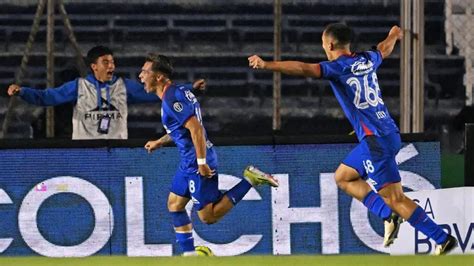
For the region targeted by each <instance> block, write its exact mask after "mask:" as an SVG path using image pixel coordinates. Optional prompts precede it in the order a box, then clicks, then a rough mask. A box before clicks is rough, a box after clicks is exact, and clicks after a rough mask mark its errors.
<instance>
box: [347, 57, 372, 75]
mask: <svg viewBox="0 0 474 266" xmlns="http://www.w3.org/2000/svg"><path fill="white" fill-rule="evenodd" d="M373 70H374V63H372V61H370V60H368V61H367V62H366V61H365V60H364V61H357V62H355V63H354V64H352V65H351V72H352V73H353V74H354V75H365V74H368V73H370V72H372V71H373Z"/></svg>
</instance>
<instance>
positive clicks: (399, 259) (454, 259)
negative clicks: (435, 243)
mask: <svg viewBox="0 0 474 266" xmlns="http://www.w3.org/2000/svg"><path fill="white" fill-rule="evenodd" d="M0 265H1V266H10V265H11V266H13V265H14V266H22V265H25V266H26V265H27V266H46V265H48V266H50V265H68V266H86V265H87V266H88V265H97V266H99V265H100V266H102V265H113V266H134V265H140V266H148V265H150V266H151V265H156V266H166V265H172V266H207V265H218V266H225V265H236V266H243V265H245V266H252V265H255V266H257V265H258V266H265V265H271V266H291V265H295V266H296V265H298V266H302V265H325V266H326V265H327V266H331V265H341V266H342V265H350V266H357V265H376V266H380V265H383V266H391V265H400V266H408V265H429V266H438V265H440V266H441V265H443V266H444V265H456V266H464V265H466V266H474V255H452V256H441V257H435V256H421V255H418V256H384V255H324V256H236V257H154V258H131V257H116V256H111V257H100V256H92V257H87V258H45V257H0Z"/></svg>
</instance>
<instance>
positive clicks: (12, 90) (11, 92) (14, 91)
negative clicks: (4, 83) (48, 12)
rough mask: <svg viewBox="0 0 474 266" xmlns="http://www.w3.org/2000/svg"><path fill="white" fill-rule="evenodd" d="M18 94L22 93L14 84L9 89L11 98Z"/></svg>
mask: <svg viewBox="0 0 474 266" xmlns="http://www.w3.org/2000/svg"><path fill="white" fill-rule="evenodd" d="M18 93H20V86H18V85H16V84H12V85H10V86H9V87H8V95H9V96H13V95H17V94H18Z"/></svg>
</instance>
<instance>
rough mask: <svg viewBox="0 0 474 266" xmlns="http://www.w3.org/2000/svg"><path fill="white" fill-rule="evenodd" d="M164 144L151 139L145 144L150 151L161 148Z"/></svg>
mask: <svg viewBox="0 0 474 266" xmlns="http://www.w3.org/2000/svg"><path fill="white" fill-rule="evenodd" d="M161 146H162V145H161V143H160V141H159V140H150V141H148V142H147V143H146V144H145V149H146V150H147V151H148V153H152V152H153V151H154V150H156V149H158V148H160V147H161Z"/></svg>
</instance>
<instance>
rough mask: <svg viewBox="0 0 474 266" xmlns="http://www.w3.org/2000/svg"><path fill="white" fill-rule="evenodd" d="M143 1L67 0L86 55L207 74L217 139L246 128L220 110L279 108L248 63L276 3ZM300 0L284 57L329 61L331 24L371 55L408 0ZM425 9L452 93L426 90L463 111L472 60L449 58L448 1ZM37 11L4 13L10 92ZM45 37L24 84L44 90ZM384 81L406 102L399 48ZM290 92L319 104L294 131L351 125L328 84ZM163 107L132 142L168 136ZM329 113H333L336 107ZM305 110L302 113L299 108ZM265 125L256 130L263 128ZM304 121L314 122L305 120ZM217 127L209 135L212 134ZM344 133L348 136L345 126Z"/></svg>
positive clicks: (127, 66) (268, 37) (265, 115)
mask: <svg viewBox="0 0 474 266" xmlns="http://www.w3.org/2000/svg"><path fill="white" fill-rule="evenodd" d="M136 2H139V1H135V2H134V4H123V3H122V4H119V3H101V4H92V3H90V1H87V2H84V3H80V1H75V2H73V3H71V4H67V5H66V9H67V11H68V14H69V18H70V20H71V23H72V25H73V27H74V32H75V35H76V37H77V40H78V42H79V44H80V45H81V48H82V50H83V51H87V49H89V48H90V47H91V46H93V45H95V44H99V43H100V44H105V45H108V46H110V47H111V48H113V49H114V51H115V57H116V64H117V73H118V74H119V75H121V76H124V77H131V78H136V77H137V76H138V73H139V69H140V67H141V65H142V64H143V58H144V56H145V54H146V53H147V52H149V51H158V52H160V53H163V54H167V55H170V56H171V57H172V58H173V59H174V61H175V66H176V71H177V72H176V75H175V80H176V81H178V82H184V81H190V80H195V79H198V78H206V79H207V80H208V90H207V92H206V93H205V96H204V97H201V98H202V99H201V101H203V102H204V103H205V108H209V109H211V110H209V111H208V112H209V116H208V117H207V118H206V117H205V120H212V121H214V117H215V118H217V119H218V120H219V121H224V122H222V123H221V122H218V123H215V124H216V126H215V127H214V128H215V130H214V131H215V132H217V133H222V134H224V133H226V132H227V133H229V132H230V133H232V132H235V131H234V130H238V128H239V127H238V126H236V125H233V124H232V121H229V120H228V119H225V118H224V117H223V113H224V112H221V111H222V110H223V109H225V107H226V106H228V104H229V102H237V103H241V104H243V105H251V103H254V104H255V103H256V104H257V106H267V104H270V103H271V99H270V97H271V95H272V84H273V81H272V77H273V75H272V73H268V72H262V71H253V70H250V69H249V68H248V67H247V59H246V58H247V56H249V55H251V54H253V53H258V54H261V55H263V56H264V57H265V58H271V56H272V51H273V7H272V5H270V4H262V3H261V2H259V3H257V4H250V3H243V4H228V5H225V6H223V5H222V6H211V5H201V6H199V5H197V6H196V5H190V6H187V5H182V6H179V5H177V4H163V3H155V4H152V3H150V1H143V3H142V4H138V3H136ZM249 2H251V1H249ZM301 2H304V1H299V2H298V4H291V3H285V5H284V6H283V17H282V52H283V59H289V58H291V59H297V60H304V61H320V60H324V59H325V58H324V53H323V51H322V48H321V47H320V46H321V33H322V31H323V28H324V26H325V25H326V24H327V23H330V22H336V21H343V22H345V23H347V24H348V25H350V26H353V27H354V29H355V32H356V42H355V43H354V48H355V49H368V48H370V47H372V46H373V45H375V44H377V43H378V42H379V41H380V40H382V39H383V38H384V37H385V36H386V34H387V32H388V30H389V29H390V27H391V26H392V25H394V24H397V23H398V21H399V12H400V11H399V10H400V8H399V3H398V2H399V1H367V2H364V4H362V5H361V4H360V3H357V1H355V2H354V3H351V2H346V3H344V4H342V1H335V4H332V5H330V4H328V3H327V1H322V2H323V3H321V4H318V3H315V2H313V1H307V3H303V4H302V3H301ZM426 5H427V6H426V7H425V10H426V11H427V14H426V22H425V26H426V30H425V31H426V32H427V33H429V34H426V36H425V38H426V44H427V46H426V52H427V55H426V62H427V67H426V70H427V72H428V75H430V79H431V80H432V81H433V82H436V83H439V84H440V85H441V87H442V89H443V91H442V92H441V93H438V94H436V93H432V92H430V90H433V88H432V87H430V86H427V88H426V89H427V91H428V92H427V95H428V96H429V97H430V98H432V97H445V98H450V99H454V100H453V106H456V105H457V104H459V103H460V102H461V103H462V100H463V99H462V97H463V90H462V84H461V85H460V86H457V85H458V83H459V82H460V83H462V74H463V72H462V71H463V68H462V63H463V60H462V58H461V57H459V56H455V55H453V56H447V55H444V50H445V49H444V47H445V45H444V36H443V30H442V29H443V4H442V3H441V2H439V1H426ZM34 12H35V7H34V6H26V7H25V6H17V5H5V6H2V9H1V10H0V60H1V62H2V63H0V86H1V87H2V88H6V87H7V86H8V84H10V83H11V82H13V80H14V77H15V73H16V72H17V70H18V66H19V64H20V60H21V55H22V52H23V50H24V47H25V43H26V41H27V38H28V35H29V32H30V30H31V23H32V20H33V16H34ZM55 25H56V26H55V36H56V42H57V45H56V51H57V52H56V56H57V58H56V83H57V84H60V83H62V82H65V81H67V80H68V79H67V78H72V77H73V76H72V77H71V75H64V73H71V71H72V72H74V71H73V69H74V64H73V61H74V55H73V53H72V49H70V47H69V45H68V39H67V36H66V34H65V30H64V27H63V25H62V21H61V18H60V16H58V17H57V18H56V21H55ZM45 31H46V29H45V18H43V19H42V22H41V27H40V28H39V32H38V35H37V38H36V40H37V43H36V44H35V48H34V50H33V51H34V56H33V57H32V58H31V59H30V62H29V69H28V73H27V75H26V76H25V79H24V80H23V82H22V84H23V85H27V86H33V87H38V88H41V87H44V86H45V82H46V81H45V77H46V74H45V67H44V66H45V59H44V55H45V49H44V40H45ZM433 33H434V34H433ZM65 76H68V77H67V78H66V77H65ZM379 80H380V85H381V88H382V90H383V95H384V97H385V98H390V99H389V100H388V101H390V102H394V103H397V99H398V97H399V93H400V92H399V60H398V50H396V51H395V55H394V56H393V57H391V58H389V59H388V60H386V61H385V62H384V65H383V68H382V69H381V70H380V71H379ZM282 95H283V97H284V101H283V102H284V103H285V98H286V100H287V101H291V102H293V100H290V99H299V100H294V101H295V102H298V101H299V102H301V103H304V101H308V103H311V105H310V104H308V105H307V106H306V105H303V107H299V106H298V105H297V104H295V106H294V107H291V108H292V109H291V110H292V111H291V112H290V111H288V112H287V114H286V115H287V118H285V119H286V121H285V124H284V126H285V129H286V130H294V131H295V132H297V130H300V131H304V132H309V133H321V132H323V131H324V132H326V131H330V130H329V127H327V128H326V129H327V130H326V129H325V130H323V129H314V128H311V127H306V128H305V127H303V126H302V125H308V124H311V123H313V122H317V121H319V120H317V119H324V117H330V116H331V115H332V116H333V117H332V119H337V120H338V121H342V120H343V116H342V113H341V112H340V110H339V111H336V110H338V106H337V103H335V102H331V103H333V105H331V106H325V104H324V103H327V102H328V101H329V100H328V99H332V92H331V90H330V88H329V84H328V83H327V82H324V81H319V80H315V79H304V78H294V77H288V76H283V81H282ZM433 95H437V96H433ZM1 96H3V97H5V96H6V95H5V89H4V90H2V94H1ZM219 99H221V100H219ZM211 103H212V104H211ZM312 105H315V106H312ZM21 108H23V107H21ZM154 108H156V106H146V107H142V106H137V107H135V106H133V107H131V109H130V110H131V111H130V112H131V114H130V121H131V123H130V126H131V129H130V131H131V134H130V136H131V137H148V136H149V134H141V133H140V132H142V133H143V132H145V131H146V130H145V131H144V130H143V128H148V129H150V130H151V131H153V132H155V131H158V132H159V131H160V129H159V127H158V126H156V125H155V126H150V124H153V123H151V122H152V121H157V120H159V114H158V113H157V111H147V110H149V109H153V110H154ZM268 108H270V109H271V105H268ZM311 108H312V109H311ZM324 108H330V111H328V110H324ZM393 108H395V109H398V105H397V104H394V107H393ZM453 108H455V107H453ZM299 109H302V110H303V112H296V111H297V110H299ZM249 110H253V109H251V108H248V109H247V111H249ZM265 110H267V109H265ZM295 110H296V111H295ZM305 110H306V111H305ZM252 112H255V113H254V114H249V115H247V116H246V117H247V118H248V119H250V118H251V117H257V118H258V119H260V120H261V121H266V122H264V123H263V124H265V125H267V124H268V123H269V124H270V125H271V112H268V110H267V111H264V112H262V111H259V109H258V108H257V109H255V110H253V111H252ZM305 112H306V114H304V113H305ZM392 112H394V113H397V112H398V111H397V110H394V111H392ZM2 114H3V113H2ZM204 114H206V112H205V113H204ZM258 119H254V120H255V121H253V122H252V123H249V124H250V125H254V124H255V123H259V122H258V121H257V120H258ZM304 119H307V121H312V122H304V123H301V121H304ZM308 119H309V120H308ZM311 119H312V120H311ZM315 119H316V120H315ZM2 120H3V119H2ZM19 120H22V119H19ZM0 121H1V120H0ZM234 121H235V120H234ZM218 124H219V125H218ZM221 124H222V125H221ZM326 124H327V123H326ZM217 125H218V126H217ZM254 126H255V125H254ZM249 127H250V126H249ZM259 127H260V126H259ZM212 128H213V127H211V129H210V131H213V129H212ZM223 128H227V130H224V129H223ZM269 128H271V127H269ZM312 130H316V131H315V132H313V131H312ZM243 131H244V133H245V132H247V131H245V130H243ZM342 131H343V132H345V129H344V130H342ZM258 132H263V131H258ZM265 132H266V131H265ZM324 132H323V133H324ZM135 133H136V134H135ZM336 133H337V132H336ZM339 133H341V130H340V131H339ZM237 134H238V133H237ZM24 137H29V135H28V136H27V135H25V136H24Z"/></svg>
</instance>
